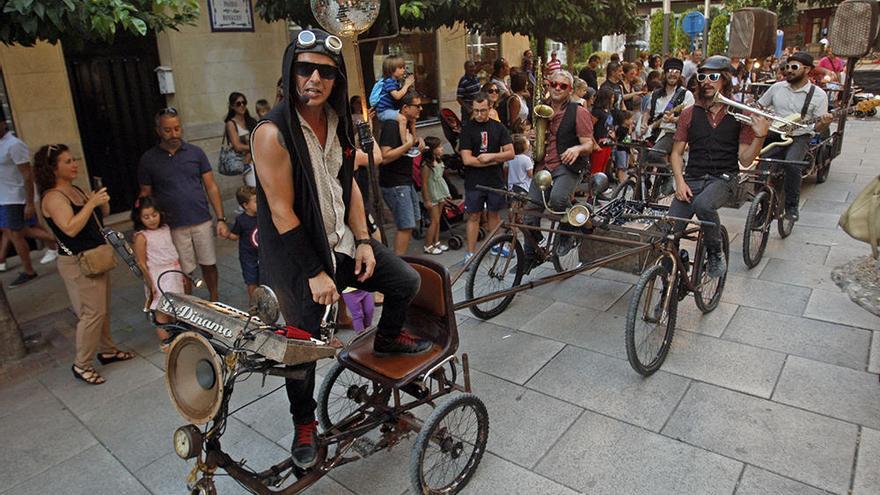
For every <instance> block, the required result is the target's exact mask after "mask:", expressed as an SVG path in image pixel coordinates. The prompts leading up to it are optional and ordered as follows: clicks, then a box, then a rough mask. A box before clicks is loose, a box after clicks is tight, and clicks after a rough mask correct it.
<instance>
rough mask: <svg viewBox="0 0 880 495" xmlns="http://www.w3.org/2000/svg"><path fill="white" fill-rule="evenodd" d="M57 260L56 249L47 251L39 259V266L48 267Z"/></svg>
mask: <svg viewBox="0 0 880 495" xmlns="http://www.w3.org/2000/svg"><path fill="white" fill-rule="evenodd" d="M56 259H58V250H57V249H47V250H46V252H45V253H43V257H42V258H40V264H41V265H48V264H49V263H51V262H53V261H55V260H56Z"/></svg>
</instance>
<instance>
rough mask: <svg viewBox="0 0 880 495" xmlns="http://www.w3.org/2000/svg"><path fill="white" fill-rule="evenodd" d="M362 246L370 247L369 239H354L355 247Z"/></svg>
mask: <svg viewBox="0 0 880 495" xmlns="http://www.w3.org/2000/svg"><path fill="white" fill-rule="evenodd" d="M364 244H366V245H368V246H369V245H370V239H369V238H367V239H355V240H354V245H355V246H362V245H364Z"/></svg>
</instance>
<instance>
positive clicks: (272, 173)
mask: <svg viewBox="0 0 880 495" xmlns="http://www.w3.org/2000/svg"><path fill="white" fill-rule="evenodd" d="M253 140H254V142H253V150H254V169H255V170H256V172H257V177H259V178H260V185H261V186H262V187H263V192H264V193H265V195H266V202H267V203H268V204H269V211H270V213H271V214H272V223H273V224H275V228H276V229H278V233H279V234H284V233H285V232H289V231H291V230H293V229H295V228H297V227H299V225H300V220H299V218H298V217H297V216H296V213H294V212H293V199H294V193H293V181H292V180H291V177H292V176H293V167H292V165H291V163H290V155H289V154H288V153H287V150H286V149H285V148H284V137H283V136H282V135H281V132H280V131H279V130H278V127H276V126H275V124H272V123H270V122H267V123H265V124H262V125H260V126H259V127H258V128H257V130H256V131H254V136H253Z"/></svg>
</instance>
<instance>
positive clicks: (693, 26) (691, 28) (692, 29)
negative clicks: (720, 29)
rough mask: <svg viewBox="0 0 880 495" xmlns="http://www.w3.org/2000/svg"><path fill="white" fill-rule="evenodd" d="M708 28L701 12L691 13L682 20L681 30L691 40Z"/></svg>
mask: <svg viewBox="0 0 880 495" xmlns="http://www.w3.org/2000/svg"><path fill="white" fill-rule="evenodd" d="M705 26H706V17H705V16H704V15H703V14H701V13H699V12H691V13H690V14H688V15H686V16H684V17H683V18H682V19H681V29H682V31H684V32H685V33H687V34H688V35H689V36H690V37H691V38H693V37H694V36H695V35H697V34H699V33H702V32H703V28H704V27H705Z"/></svg>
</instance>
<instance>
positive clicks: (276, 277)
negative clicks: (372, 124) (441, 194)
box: [252, 30, 431, 469]
mask: <svg viewBox="0 0 880 495" xmlns="http://www.w3.org/2000/svg"><path fill="white" fill-rule="evenodd" d="M282 74H283V79H284V95H285V98H284V99H283V100H282V101H281V102H280V103H279V104H278V105H276V106H275V107H274V108H273V109H272V110H271V111H270V112H269V113H268V114H267V115H266V117H265V118H264V120H262V121H261V122H260V123H259V124H258V125H257V127H256V128H255V129H254V131H253V139H252V142H253V148H252V149H253V157H254V166H255V169H256V172H257V225H258V228H259V241H260V244H259V251H260V268H261V278H262V277H264V276H265V278H266V283H267V285H268V286H269V287H271V288H272V289H273V290H274V291H275V293H276V294H277V296H278V300H279V303H280V306H281V313H282V315H283V316H284V319H285V321H286V322H287V324H288V325H291V326H293V327H297V328H300V329H303V330H306V331H307V332H310V333H311V334H312V335H315V336H317V335H318V332H319V327H320V320H321V317H322V315H323V314H324V310H325V307H326V306H327V305H330V304H333V303H335V302H336V301H337V300H338V299H339V293H340V292H341V291H342V290H343V289H345V288H346V287H355V288H357V289H363V290H367V291H370V292H374V291H381V292H382V293H383V294H385V309H384V310H383V312H382V318H381V320H380V321H379V324H378V330H377V332H376V337H375V343H374V352H375V353H376V354H377V355H390V354H417V353H421V352H424V351H427V350H428V349H430V347H431V344H430V342H428V341H425V340H420V339H416V338H414V337H412V336H410V335H409V334H407V333H405V332H403V331H402V327H403V323H404V319H405V317H406V311H407V308H408V307H409V303H410V302H411V301H412V299H413V297H415V295H416V293H417V292H418V290H419V283H420V279H419V275H418V273H417V272H416V271H415V270H414V269H413V268H412V267H410V266H409V265H408V264H406V263H405V262H404V261H403V260H402V259H400V258H399V257H397V256H395V255H394V253H392V252H391V251H390V250H389V249H388V248H386V247H385V246H383V245H382V244H380V243H378V242H376V241H374V240H371V239H370V234H369V232H368V230H367V219H366V213H365V210H364V203H363V199H362V195H361V191H360V189H359V187H358V185H357V183H356V182H355V181H354V180H353V171H354V166H355V163H356V162H358V163H361V162H366V161H367V156H366V155H365V154H364V153H362V152H356V151H355V147H354V144H353V141H354V132H353V128H352V124H351V112H350V108H349V106H348V97H347V95H346V81H345V75H346V72H345V64H344V62H343V58H342V42H341V41H340V40H339V38H337V37H336V36H332V35H329V34H328V33H326V32H324V31H320V30H304V31H302V32H300V34H299V35H298V37H297V39H296V41H294V42H292V43H291V44H290V45H288V47H287V50H286V51H285V54H284V61H283V65H282ZM380 160H381V158H380ZM297 368H298V370H299V371H300V372H301V373H302V374H303V375H304V376H305V378H304V379H287V396H288V398H289V400H290V412H291V415H292V416H293V422H294V426H295V434H294V439H293V445H292V446H291V452H292V455H293V461H294V463H295V464H296V465H297V466H299V467H300V468H304V469H305V468H309V467H311V466H313V465H314V464H315V462H316V460H317V455H316V454H317V423H316V421H315V407H316V403H315V400H314V390H315V363H309V364H305V365H301V366H298V367H297Z"/></svg>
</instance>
